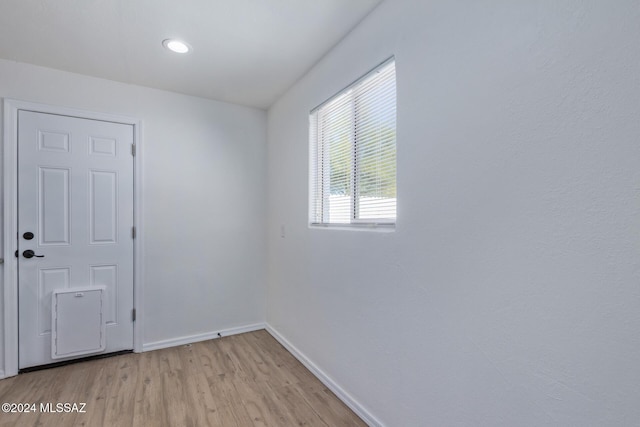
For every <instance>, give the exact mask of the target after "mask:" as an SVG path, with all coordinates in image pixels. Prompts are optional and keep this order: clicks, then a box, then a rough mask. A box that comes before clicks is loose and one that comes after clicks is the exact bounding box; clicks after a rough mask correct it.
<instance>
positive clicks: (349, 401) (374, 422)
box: [265, 323, 384, 427]
mask: <svg viewBox="0 0 640 427" xmlns="http://www.w3.org/2000/svg"><path fill="white" fill-rule="evenodd" d="M265 326H266V328H265V329H266V330H267V332H269V333H270V334H271V335H272V336H273V337H274V338H275V339H276V340H277V341H278V342H279V343H280V344H282V346H283V347H284V348H286V349H287V350H288V351H289V353H291V354H292V355H293V356H294V357H295V358H296V359H298V360H299V361H300V363H302V364H303V365H304V366H305V367H306V368H307V369H308V370H309V371H311V373H312V374H313V375H315V376H316V377H317V378H318V379H319V380H320V381H321V382H322V383H323V384H324V385H325V386H327V388H328V389H329V390H331V391H332V392H333V393H334V394H335V395H336V396H338V398H339V399H340V400H342V402H344V404H345V405H347V406H348V407H349V408H351V410H352V411H353V412H355V413H356V415H358V416H359V417H360V418H361V419H362V421H364V422H365V423H367V425H369V426H370V427H384V424H382V423H381V422H380V421H379V420H378V419H377V418H376V417H374V416H373V415H372V414H371V412H369V411H368V410H367V409H365V407H364V406H362V405H361V404H360V403H359V402H358V401H356V400H355V399H354V398H353V397H352V396H351V395H350V394H349V393H347V392H346V391H345V390H344V389H343V388H342V387H340V385H338V383H336V382H335V381H334V380H333V379H332V378H331V377H330V376H329V375H327V374H325V373H324V372H323V371H322V370H321V369H320V368H319V367H318V366H317V365H316V364H315V363H313V362H312V361H311V360H310V359H309V358H308V357H307V356H305V354H304V353H302V352H301V351H300V350H298V349H297V348H296V347H295V346H294V345H293V344H291V343H290V342H289V341H288V340H287V339H286V338H285V337H283V336H282V335H281V334H280V333H279V332H278V331H276V330H275V329H274V328H273V327H272V326H271V325H269V324H268V323H267V324H266V325H265Z"/></svg>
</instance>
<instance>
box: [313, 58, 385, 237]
mask: <svg viewBox="0 0 640 427" xmlns="http://www.w3.org/2000/svg"><path fill="white" fill-rule="evenodd" d="M309 139H310V168H309V169H310V206H309V217H310V218H309V221H310V223H311V224H312V225H339V224H342V225H344V224H350V225H356V226H357V225H366V226H371V225H394V224H395V222H396V70H395V61H394V60H393V58H391V59H389V60H387V61H386V62H384V63H383V64H381V65H379V66H378V67H376V68H375V69H373V70H372V71H371V72H369V73H367V74H366V75H365V76H363V77H362V78H361V79H359V80H357V81H356V82H355V83H353V84H352V85H350V86H349V87H347V88H346V89H344V90H343V91H341V92H340V93H338V94H337V95H335V96H334V97H332V98H331V99H329V100H327V101H326V102H324V103H323V104H322V105H320V106H319V107H317V108H315V109H314V110H313V111H311V114H310V117H309Z"/></svg>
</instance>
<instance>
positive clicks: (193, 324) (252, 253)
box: [0, 60, 266, 367]
mask: <svg viewBox="0 0 640 427" xmlns="http://www.w3.org/2000/svg"><path fill="white" fill-rule="evenodd" d="M0 97H8V98H16V99H21V100H26V101H33V102H40V103H47V104H54V105H61V106H65V107H72V108H79V109H85V110H90V111H99V112H106V113H111V114H119V115H127V116H131V117H135V118H139V119H141V120H142V123H143V143H144V153H143V156H144V157H143V162H144V178H143V183H142V184H143V187H144V189H143V198H144V209H145V212H144V226H145V235H144V243H145V255H146V257H145V259H144V268H145V271H146V283H144V304H145V305H144V312H143V313H142V315H143V316H144V327H145V330H144V343H145V344H153V343H157V342H158V341H163V340H170V339H177V338H181V337H185V336H190V335H194V334H201V333H207V332H214V331H218V330H221V329H226V328H231V327H237V326H243V325H248V324H252V323H256V322H263V321H264V316H265V307H264V300H265V258H266V244H265V240H266V236H265V232H264V228H265V216H266V196H265V187H266V185H265V179H266V112H265V111H263V110H258V109H254V108H247V107H241V106H237V105H232V104H226V103H221V102H215V101H210V100H206V99H201V98H195V97H190V96H184V95H178V94H175V93H170V92H164V91H160V90H154V89H149V88H144V87H139V86H133V85H126V84H121V83H116V82H112V81H108V80H102V79H96V78H91V77H86V76H81V75H77V74H71V73H66V72H60V71H55V70H51V69H47V68H41V67H35V66H32V65H27V64H21V63H15V62H10V61H4V60H0ZM5 256H6V255H5ZM1 295H2V293H0V297H1ZM0 306H1V304H0ZM0 322H2V317H0ZM0 324H1V323H0ZM1 329H2V327H0V330H1ZM1 342H2V341H0V343H1ZM0 354H2V351H1V348H0ZM1 366H3V363H2V361H1V360H0V367H1Z"/></svg>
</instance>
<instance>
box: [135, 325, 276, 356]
mask: <svg viewBox="0 0 640 427" xmlns="http://www.w3.org/2000/svg"><path fill="white" fill-rule="evenodd" d="M260 329H265V324H264V323H254V324H251V325H245V326H238V327H236V328H228V329H221V330H219V331H212V332H205V333H203V334H195V335H187V336H183V337H178V338H171V339H168V340H162V341H155V342H149V343H144V344H142V351H151V350H159V349H161V348H168V347H176V346H179V345H185V344H191V343H194V342H198V341H206V340H211V339H214V338H220V336H223V337H226V336H228V335H236V334H243V333H245V332H252V331H259V330H260ZM218 334H220V335H218Z"/></svg>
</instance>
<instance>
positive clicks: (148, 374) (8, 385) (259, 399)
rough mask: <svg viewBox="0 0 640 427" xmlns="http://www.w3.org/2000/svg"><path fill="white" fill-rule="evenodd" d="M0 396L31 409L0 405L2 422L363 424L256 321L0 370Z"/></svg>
mask: <svg viewBox="0 0 640 427" xmlns="http://www.w3.org/2000/svg"><path fill="white" fill-rule="evenodd" d="M4 402H12V403H29V404H32V403H35V404H36V407H37V410H36V412H30V413H21V414H15V413H13V414H12V413H1V412H0V426H3V427H4V426H21V427H22V426H65V427H66V426H89V427H94V426H98V427H100V426H110V427H111V426H123V427H124V426H145V427H147V426H149V427H151V426H180V427H190V426H193V427H197V426H223V427H227V426H231V427H233V426H238V427H245V426H331V427H333V426H365V425H366V424H365V423H364V422H363V421H362V420H360V419H359V418H358V417H357V416H356V415H355V414H354V413H353V412H352V411H351V410H350V409H349V408H348V407H347V406H345V405H344V404H343V403H342V402H341V401H340V400H339V399H338V398H337V397H336V396H335V395H334V394H333V393H332V392H331V391H329V390H328V389H327V388H326V387H325V386H324V385H323V384H322V383H321V382H320V381H319V380H318V379H317V378H316V377H314V376H313V375H312V374H311V373H310V372H309V371H308V370H307V369H306V368H305V367H304V366H303V365H302V364H301V363H300V362H298V361H297V360H296V359H295V358H294V357H293V356H292V355H291V354H290V353H289V352H287V350H286V349H284V347H282V346H281V345H280V344H279V343H278V342H277V341H276V340H275V339H274V338H273V337H271V335H269V333H267V332H266V331H264V330H262V331H257V332H250V333H246V334H241V335H234V336H229V337H224V338H220V339H216V340H211V341H203V342H199V343H195V344H192V345H187V346H180V347H173V348H168V349H163V350H156V351H150V352H146V353H140V354H125V355H120V356H115V357H111V358H106V359H99V360H93V361H87V362H81V363H76V364H72V365H67V366H62V367H58V368H52V369H46V370H42V371H36V372H30V373H26V374H21V375H18V376H16V377H12V378H7V379H4V380H0V403H4ZM47 403H51V404H52V407H53V408H54V410H55V409H56V404H57V403H70V404H73V403H78V404H79V403H86V407H85V408H84V410H85V411H86V412H84V413H78V412H66V413H65V412H53V413H52V412H43V411H42V408H41V406H42V405H41V404H43V405H45V406H46V404H47ZM45 409H46V408H45ZM62 410H63V411H64V406H63V407H62Z"/></svg>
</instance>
